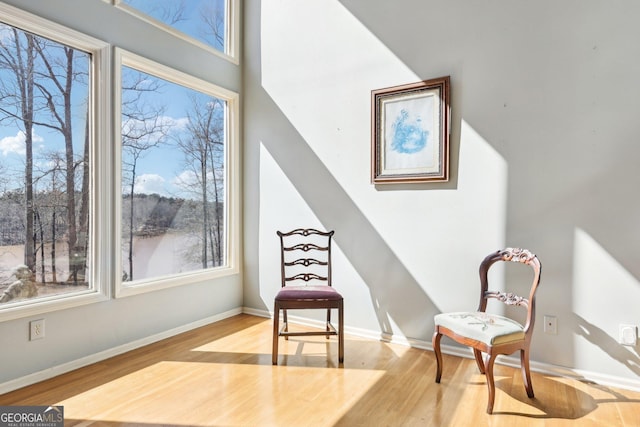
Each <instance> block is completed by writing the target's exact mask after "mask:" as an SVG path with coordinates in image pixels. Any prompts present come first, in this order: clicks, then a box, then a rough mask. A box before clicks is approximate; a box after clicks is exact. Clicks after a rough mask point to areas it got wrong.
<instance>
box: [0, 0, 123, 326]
mask: <svg viewBox="0 0 640 427" xmlns="http://www.w3.org/2000/svg"><path fill="white" fill-rule="evenodd" d="M0 16H2V22H4V23H6V24H8V25H11V26H14V27H16V28H20V29H22V30H24V31H28V32H31V33H33V34H36V35H38V36H42V37H45V38H48V39H51V40H53V41H56V42H58V43H61V44H65V45H67V46H70V47H73V48H74V49H78V50H82V51H84V52H87V53H89V54H90V55H91V58H92V61H91V65H90V69H91V83H90V89H89V91H90V95H89V96H90V100H89V103H90V106H91V108H90V112H91V117H90V120H89V126H90V127H91V145H90V159H91V160H90V161H91V169H90V173H91V185H90V192H91V224H90V233H91V244H90V251H91V256H90V259H91V260H92V265H91V268H90V271H91V275H90V278H89V280H90V284H91V288H90V289H88V290H86V291H79V292H73V293H71V292H70V293H65V294H59V295H53V296H48V297H39V298H35V299H29V300H25V301H21V302H19V303H16V304H10V305H8V306H6V307H0V322H1V321H6V320H12V319H18V318H22V317H28V316H34V315H39V314H43V313H48V312H52V311H58V310H63V309H67V308H71V307H77V306H81V305H85V304H92V303H96V302H100V301H106V300H108V299H110V298H111V286H110V285H109V284H110V283H113V277H112V276H113V270H111V269H109V268H103V267H104V266H108V265H109V263H110V259H112V254H111V251H113V249H112V248H111V247H110V246H109V243H110V241H111V240H112V239H110V238H104V237H105V236H109V233H113V231H112V230H111V228H110V225H109V224H110V221H109V218H108V216H109V215H112V214H110V213H108V212H104V211H101V209H102V207H103V206H109V203H108V201H109V194H110V193H112V192H113V190H112V189H111V188H110V185H109V178H108V177H109V174H110V171H109V168H108V165H109V164H110V163H111V162H112V155H111V147H110V146H109V144H108V141H110V140H111V138H110V136H111V129H112V126H111V122H110V116H109V111H110V108H109V107H108V105H109V104H108V102H109V97H110V95H111V84H110V82H111V66H110V65H111V48H110V46H109V44H107V43H105V42H103V41H101V40H98V39H95V38H93V37H90V36H87V35H85V34H82V33H79V32H77V31H74V30H71V29H69V28H67V27H64V26H61V25H58V24H55V23H53V22H51V21H48V20H46V19H44V18H41V17H39V16H36V15H33V14H31V13H28V12H25V11H23V10H21V9H17V8H15V7H13V6H9V5H7V4H5V3H0ZM96 159H100V163H98V162H97V160H96ZM100 237H102V238H100Z"/></svg>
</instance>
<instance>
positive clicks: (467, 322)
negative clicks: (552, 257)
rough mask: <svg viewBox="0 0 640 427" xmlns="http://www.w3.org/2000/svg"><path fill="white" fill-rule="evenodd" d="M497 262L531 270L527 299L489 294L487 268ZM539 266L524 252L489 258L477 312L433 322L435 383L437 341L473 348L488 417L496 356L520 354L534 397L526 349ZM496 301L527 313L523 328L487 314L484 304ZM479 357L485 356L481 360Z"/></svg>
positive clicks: (483, 268)
mask: <svg viewBox="0 0 640 427" xmlns="http://www.w3.org/2000/svg"><path fill="white" fill-rule="evenodd" d="M498 261H512V262H519V263H522V264H525V265H528V266H530V267H531V268H532V269H533V283H532V284H531V287H530V290H529V297H528V298H523V297H521V296H518V295H515V294H514V293H511V292H501V291H495V290H489V279H488V272H489V268H490V267H491V266H492V265H493V264H495V263H496V262H498ZM541 270H542V267H541V264H540V261H539V260H538V257H536V256H535V255H534V254H532V253H531V252H529V251H528V250H526V249H513V248H507V249H504V250H501V251H497V252H494V253H492V254H490V255H488V256H487V257H486V258H485V259H484V260H483V261H482V263H481V264H480V305H479V306H478V310H477V311H471V312H456V313H442V314H437V315H436V316H435V318H434V321H435V332H434V334H433V340H432V343H433V350H434V352H435V354H436V362H437V372H436V382H437V383H439V382H440V378H441V376H442V353H441V351H440V340H441V338H442V336H443V335H446V336H448V337H449V338H451V339H453V340H454V341H456V342H458V343H460V344H463V345H466V346H469V347H472V348H473V353H474V356H475V359H476V363H477V365H478V368H479V369H480V372H481V373H482V374H485V376H486V379H487V387H488V389H489V398H488V402H487V413H489V414H491V413H492V412H493V403H494V400H495V384H494V379H493V365H494V362H495V360H496V357H497V356H498V355H499V354H511V353H514V352H516V351H520V364H521V371H522V378H523V380H524V386H525V389H526V391H527V396H529V397H530V398H532V397H533V386H532V384H531V373H530V371H529V347H530V345H531V336H532V334H533V325H534V323H535V294H536V289H537V288H538V284H539V283H540V274H541ZM489 299H495V300H497V301H501V302H503V303H505V304H507V305H510V306H517V307H523V308H525V309H526V310H527V313H526V321H525V324H524V326H523V325H521V324H520V323H519V322H516V321H515V320H513V319H510V318H509V317H506V316H498V315H495V314H489V313H486V308H487V301H488V300H489ZM482 353H486V355H487V356H486V358H485V359H483V356H482Z"/></svg>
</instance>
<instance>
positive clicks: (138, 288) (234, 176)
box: [112, 48, 241, 298]
mask: <svg viewBox="0 0 640 427" xmlns="http://www.w3.org/2000/svg"><path fill="white" fill-rule="evenodd" d="M123 66H126V67H130V68H133V69H135V70H138V71H141V72H143V73H146V74H150V75H152V76H155V77H158V78H161V79H163V80H167V81H169V82H172V83H176V84H179V85H181V86H185V87H188V88H190V89H193V90H197V91H199V92H203V93H206V94H209V95H211V96H214V97H216V98H219V99H222V100H224V101H226V102H227V114H226V124H225V128H226V130H227V132H226V135H225V137H226V139H225V167H224V172H225V198H224V202H225V214H224V224H225V235H226V239H225V254H226V263H225V265H223V266H220V267H213V268H208V269H203V270H198V271H194V272H189V273H181V274H176V275H170V276H163V277H154V278H149V279H142V280H137V281H133V282H122V277H114V278H113V279H114V283H115V289H114V292H115V297H116V298H120V297H127V296H131V295H138V294H141V293H145V292H152V291H157V290H159V289H166V288H170V287H174V286H182V285H188V284H193V283H199V282H205V281H211V280H214V279H217V278H221V277H226V276H231V275H237V274H239V271H240V267H239V266H240V220H241V216H240V186H239V182H240V180H239V179H240V178H239V177H240V156H239V147H240V140H239V117H240V114H239V111H240V110H239V95H238V93H236V92H233V91H230V90H228V89H225V88H223V87H220V86H217V85H215V84H213V83H210V82H207V81H204V80H201V79H199V78H196V77H193V76H191V75H189V74H186V73H183V72H181V71H178V70H175V69H173V68H170V67H168V66H165V65H162V64H159V63H157V62H155V61H152V60H150V59H147V58H144V57H142V56H140V55H136V54H134V53H131V52H128V51H126V50H124V49H121V48H115V53H114V89H115V90H114V92H113V93H114V120H113V122H114V128H113V131H112V133H113V140H114V141H115V147H114V151H115V158H114V166H115V167H114V170H116V171H118V173H116V174H115V175H116V176H115V177H114V180H115V183H114V188H116V189H118V190H117V191H116V193H115V195H114V196H115V197H114V203H113V206H114V207H115V214H114V224H115V236H114V237H115V241H114V245H113V247H114V248H117V249H118V250H117V254H116V255H115V258H114V259H115V260H117V261H116V262H115V264H116V265H114V266H113V267H112V269H113V271H123V269H122V254H121V251H120V250H119V248H120V247H121V244H122V237H121V232H120V231H121V230H122V215H121V212H122V195H121V191H120V190H119V189H120V188H122V187H121V185H122V132H121V126H122V125H121V117H122V111H121V105H122V67H123Z"/></svg>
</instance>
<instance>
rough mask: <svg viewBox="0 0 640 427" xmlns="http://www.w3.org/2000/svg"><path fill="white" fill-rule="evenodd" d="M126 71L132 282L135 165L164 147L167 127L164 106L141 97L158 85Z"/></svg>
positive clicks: (124, 116) (126, 171) (124, 160)
mask: <svg viewBox="0 0 640 427" xmlns="http://www.w3.org/2000/svg"><path fill="white" fill-rule="evenodd" d="M125 70H128V71H130V72H128V73H123V77H126V78H127V79H126V80H127V81H123V82H122V130H121V132H122V151H123V156H122V165H123V175H124V176H123V181H125V182H124V184H125V185H126V186H128V191H129V218H128V224H129V230H128V242H127V245H128V262H129V271H128V278H129V280H133V237H134V233H135V225H134V218H135V217H134V200H135V185H136V178H137V177H136V173H137V166H138V161H139V160H140V158H141V157H142V156H144V154H145V153H146V152H147V151H148V150H151V149H152V148H154V147H157V146H158V145H160V144H162V143H164V141H165V138H166V136H167V133H168V132H169V128H170V126H169V124H168V123H166V121H164V120H163V118H164V116H163V114H164V110H165V108H164V106H162V105H160V106H158V105H151V104H148V103H147V100H148V98H147V97H145V96H144V94H145V93H149V92H152V93H155V92H159V91H160V89H161V85H160V83H159V81H158V80H157V79H153V78H149V76H147V75H145V74H144V73H140V72H137V71H135V70H131V69H125ZM125 74H126V76H125ZM123 80H124V78H123ZM123 220H124V218H123Z"/></svg>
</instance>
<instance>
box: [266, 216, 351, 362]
mask: <svg viewBox="0 0 640 427" xmlns="http://www.w3.org/2000/svg"><path fill="white" fill-rule="evenodd" d="M277 233H278V236H280V257H281V278H282V283H281V289H280V291H279V292H278V294H277V295H276V298H275V304H274V311H273V352H272V356H271V357H272V362H273V364H274V365H277V364H278V339H279V337H281V336H283V337H285V339H288V337H290V336H304V335H325V336H326V337H327V339H329V337H330V336H332V335H337V336H338V362H339V363H343V361H344V334H343V329H344V311H343V305H344V304H343V297H342V295H340V293H338V291H336V290H335V289H334V288H333V287H332V283H331V238H332V237H333V234H334V231H328V232H324V231H319V230H315V229H301V228H299V229H296V230H293V231H290V232H287V233H283V232H281V231H278V232H277ZM293 309H323V310H327V320H326V325H325V329H324V330H317V331H306V332H305V331H297V332H296V331H290V330H289V322H288V319H287V310H293ZM332 309H337V311H338V328H337V329H336V328H335V327H334V326H333V324H332V323H331V310H332ZM280 310H282V320H283V325H282V327H280Z"/></svg>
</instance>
